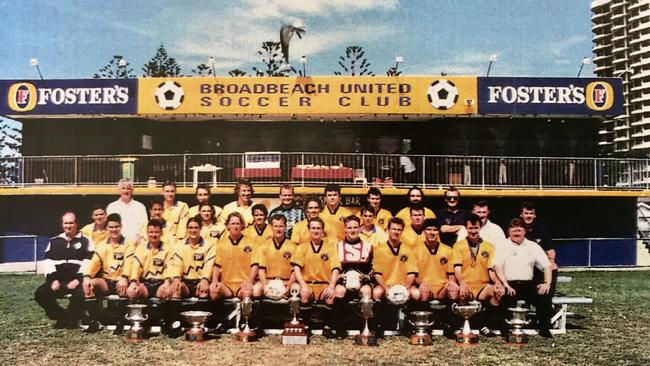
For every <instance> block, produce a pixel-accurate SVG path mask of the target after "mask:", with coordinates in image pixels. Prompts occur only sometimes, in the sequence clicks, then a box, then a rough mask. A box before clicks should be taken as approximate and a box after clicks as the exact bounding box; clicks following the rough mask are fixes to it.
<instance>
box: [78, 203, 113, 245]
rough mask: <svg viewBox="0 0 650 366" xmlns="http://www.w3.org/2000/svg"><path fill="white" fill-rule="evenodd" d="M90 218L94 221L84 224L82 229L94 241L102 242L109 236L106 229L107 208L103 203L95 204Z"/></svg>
mask: <svg viewBox="0 0 650 366" xmlns="http://www.w3.org/2000/svg"><path fill="white" fill-rule="evenodd" d="M90 218H91V219H92V220H93V222H92V223H90V224H88V225H86V226H84V227H83V228H82V229H81V230H80V231H81V232H82V233H83V234H84V236H85V237H87V238H89V239H90V240H92V242H93V243H101V242H103V241H104V240H106V238H108V230H106V209H105V208H104V207H103V206H101V205H93V209H92V213H91V215H90Z"/></svg>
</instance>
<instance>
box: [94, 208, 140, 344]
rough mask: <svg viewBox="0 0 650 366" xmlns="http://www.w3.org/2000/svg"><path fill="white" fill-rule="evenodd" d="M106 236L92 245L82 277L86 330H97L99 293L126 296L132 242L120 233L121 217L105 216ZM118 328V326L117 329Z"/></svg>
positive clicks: (98, 326)
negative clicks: (90, 254)
mask: <svg viewBox="0 0 650 366" xmlns="http://www.w3.org/2000/svg"><path fill="white" fill-rule="evenodd" d="M106 225H107V227H108V233H109V236H108V238H107V239H106V241H104V242H102V243H99V244H98V245H97V247H96V248H95V253H94V254H93V257H92V259H91V260H90V263H89V264H88V268H87V269H86V273H85V274H84V277H83V291H84V295H85V297H86V304H87V305H88V314H89V316H90V324H89V326H88V328H87V329H86V332H88V333H94V332H97V331H99V330H100V325H99V323H98V319H99V316H100V315H101V314H100V313H101V311H102V302H101V300H99V299H98V297H100V296H106V295H118V296H119V297H126V290H127V287H128V285H129V274H130V273H131V264H132V260H133V252H134V251H135V242H134V241H132V240H129V239H127V238H125V237H124V236H123V235H122V219H121V217H120V215H118V214H110V215H108V217H107V218H106ZM117 331H118V332H119V330H117Z"/></svg>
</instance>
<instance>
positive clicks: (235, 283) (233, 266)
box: [210, 212, 262, 300]
mask: <svg viewBox="0 0 650 366" xmlns="http://www.w3.org/2000/svg"><path fill="white" fill-rule="evenodd" d="M244 224H245V223H244V217H243V216H242V215H241V214H240V213H238V212H232V213H231V214H229V215H228V217H227V218H226V229H227V231H226V232H225V233H224V235H222V236H221V238H219V241H218V242H217V255H216V257H215V263H214V264H215V265H214V270H213V271H212V284H211V285H210V298H211V299H212V300H218V299H229V298H233V297H235V296H237V297H238V298H240V299H244V298H246V297H260V296H262V286H261V284H259V283H256V279H257V267H258V266H257V265H256V264H253V265H251V259H252V257H253V245H254V244H253V243H254V240H253V239H252V238H250V237H248V236H246V235H243V233H242V229H243V228H244Z"/></svg>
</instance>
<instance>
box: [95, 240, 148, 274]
mask: <svg viewBox="0 0 650 366" xmlns="http://www.w3.org/2000/svg"><path fill="white" fill-rule="evenodd" d="M135 248H136V245H135V242H133V241H131V240H127V239H125V238H124V237H123V236H122V237H121V239H120V241H119V242H118V243H109V242H108V240H105V241H103V242H101V243H99V244H98V245H97V246H96V247H95V253H93V257H92V258H91V259H90V263H88V267H87V268H86V273H85V275H87V276H89V277H91V278H104V279H107V280H113V281H117V280H119V279H120V277H125V278H127V279H128V277H129V274H130V273H131V261H132V260H133V253H134V252H135Z"/></svg>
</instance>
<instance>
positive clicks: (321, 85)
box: [138, 76, 477, 115]
mask: <svg viewBox="0 0 650 366" xmlns="http://www.w3.org/2000/svg"><path fill="white" fill-rule="evenodd" d="M476 101H477V78H476V77H470V76H456V77H434V76H416V77H401V76H400V77H314V78H295V77H294V78H283V77H253V78H250V77H244V78H232V77H217V78H142V79H139V80H138V113H140V114H287V115H290V114H365V113H382V114H438V115H443V114H444V115H459V114H475V113H477V102H476Z"/></svg>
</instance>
